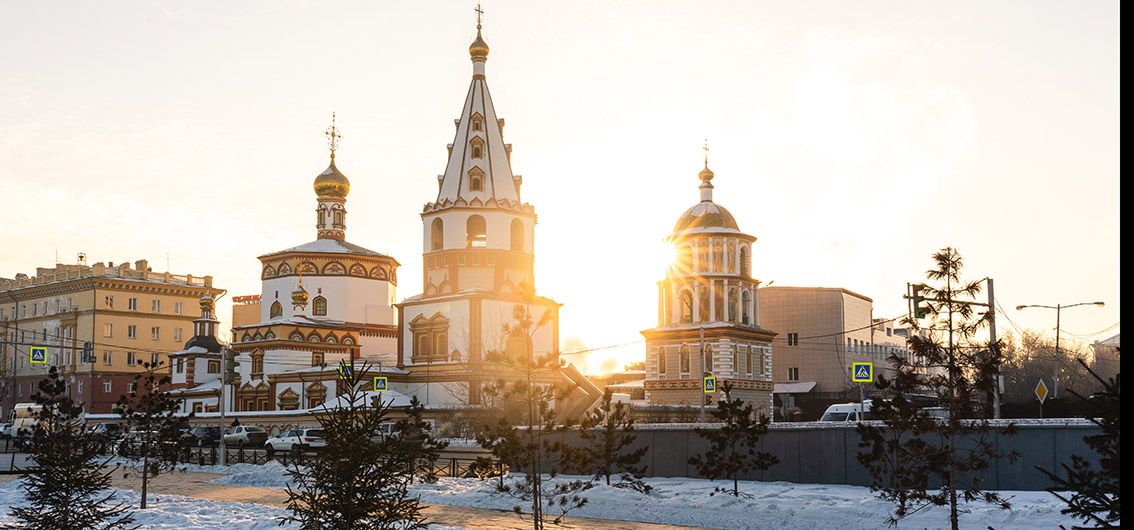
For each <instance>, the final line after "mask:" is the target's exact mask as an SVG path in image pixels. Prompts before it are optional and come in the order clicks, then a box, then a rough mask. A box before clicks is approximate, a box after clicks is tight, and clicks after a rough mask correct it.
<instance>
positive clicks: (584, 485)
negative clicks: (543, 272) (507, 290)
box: [476, 283, 592, 530]
mask: <svg viewBox="0 0 1134 530" xmlns="http://www.w3.org/2000/svg"><path fill="white" fill-rule="evenodd" d="M519 291H520V294H521V297H523V298H525V299H528V300H530V299H531V297H533V296H534V294H533V293H532V292H531V290H530V288H528V287H527V285H526V284H525V283H521V286H520V289H519ZM513 316H514V321H513V322H511V323H505V324H504V325H503V331H504V336H505V337H506V338H507V347H506V349H505V351H490V352H488V354H487V355H486V356H485V361H486V364H488V365H490V366H492V368H493V369H495V370H497V371H498V372H501V373H508V374H509V377H508V378H506V379H505V378H501V379H500V380H498V381H497V382H496V385H495V386H493V387H492V388H493V391H494V392H495V393H496V394H495V395H493V396H489V399H491V400H494V401H498V402H500V403H501V404H502V405H503V406H504V407H505V408H508V407H509V406H510V407H511V408H512V409H513V410H514V411H515V412H517V413H518V415H519V419H520V425H516V424H515V423H514V422H513V421H512V420H511V416H510V415H508V414H504V413H501V414H499V415H497V416H496V417H495V421H493V422H492V423H490V424H488V425H487V426H485V427H484V428H483V429H482V431H481V432H479V433H478V434H477V436H476V439H477V442H478V443H480V445H481V446H482V447H484V448H486V449H488V450H490V451H491V452H492V453H493V455H494V456H495V457H496V458H498V459H499V460H500V461H501V462H503V463H504V465H507V466H509V467H511V468H520V469H522V470H523V473H524V474H523V475H522V476H521V477H518V478H511V479H507V480H506V479H505V478H504V477H503V476H501V478H500V484H499V485H498V486H497V490H498V491H499V492H500V493H504V494H506V495H509V496H512V497H513V498H516V499H517V500H522V501H525V502H530V503H531V504H530V505H531V513H530V518H531V519H530V520H531V522H532V527H533V528H534V529H535V530H542V529H543V528H544V525H545V524H546V523H547V522H548V521H550V522H552V523H554V524H559V523H560V522H561V521H562V520H563V516H564V515H566V514H567V513H568V512H570V511H571V510H574V509H577V508H580V507H582V506H583V505H585V504H586V502H587V499H586V497H584V496H582V495H581V493H582V492H584V491H586V490H588V489H590V487H591V486H592V484H591V482H590V481H585V480H555V479H556V478H557V477H558V476H559V474H560V473H562V472H564V471H565V470H566V469H569V468H570V466H572V465H573V464H574V462H573V460H572V458H571V455H572V453H571V451H570V449H569V448H568V447H567V446H566V445H565V444H563V443H562V442H560V441H558V440H556V439H555V438H554V435H555V434H556V433H561V432H565V431H566V430H568V429H569V428H570V425H572V424H573V423H575V422H574V421H572V420H571V419H570V418H565V417H562V416H563V414H562V411H560V410H557V409H556V408H555V407H553V406H552V403H563V402H564V401H565V400H566V398H567V396H568V395H569V393H570V392H571V390H572V389H571V388H561V389H557V388H556V387H555V385H554V384H549V383H545V382H541V381H540V380H539V379H540V376H542V375H546V374H553V373H554V372H555V371H556V370H558V368H559V366H558V360H557V359H556V358H555V357H554V356H552V355H536V354H534V353H533V352H532V347H531V344H532V340H531V337H532V334H534V333H535V331H536V330H537V329H538V328H539V327H541V326H543V325H544V324H546V323H547V322H550V320H551V318H552V314H551V312H550V311H546V310H545V311H544V313H543V314H542V315H541V316H540V317H539V318H538V320H537V319H536V318H534V317H533V315H532V313H531V310H530V308H529V306H528V304H516V305H515V306H514V308H513ZM545 472H546V474H547V478H546V479H545V478H544V473H545ZM552 509H554V510H556V511H558V512H559V515H557V516H555V517H554V518H553V519H551V518H550V516H547V515H545V510H552ZM513 511H515V512H516V514H518V515H519V516H520V517H521V519H522V518H523V517H524V514H523V511H522V509H521V507H520V506H518V505H517V506H514V507H513Z"/></svg>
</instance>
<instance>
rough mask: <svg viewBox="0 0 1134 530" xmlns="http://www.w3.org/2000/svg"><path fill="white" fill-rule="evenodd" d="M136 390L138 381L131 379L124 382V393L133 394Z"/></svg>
mask: <svg viewBox="0 0 1134 530" xmlns="http://www.w3.org/2000/svg"><path fill="white" fill-rule="evenodd" d="M137 390H138V383H135V382H133V381H131V382H129V383H126V393H127V394H133V393H135V392H137Z"/></svg>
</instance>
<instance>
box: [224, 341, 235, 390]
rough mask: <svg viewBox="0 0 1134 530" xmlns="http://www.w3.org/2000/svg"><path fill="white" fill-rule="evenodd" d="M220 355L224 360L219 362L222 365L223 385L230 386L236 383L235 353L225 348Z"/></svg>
mask: <svg viewBox="0 0 1134 530" xmlns="http://www.w3.org/2000/svg"><path fill="white" fill-rule="evenodd" d="M221 355H223V356H224V359H223V360H222V361H221V363H222V364H223V365H224V368H223V369H222V370H221V375H222V377H223V380H224V384H226V385H231V384H233V383H235V382H236V352H234V351H232V348H225V349H224V351H223V352H222V353H221Z"/></svg>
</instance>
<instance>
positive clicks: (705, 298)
mask: <svg viewBox="0 0 1134 530" xmlns="http://www.w3.org/2000/svg"><path fill="white" fill-rule="evenodd" d="M698 305H700V306H701V307H700V308H699V310H700V314H699V315H698V316H699V317H701V318H699V319H697V320H698V321H700V322H708V321H709V286H708V285H702V286H701V299H700V300H699V304H698Z"/></svg>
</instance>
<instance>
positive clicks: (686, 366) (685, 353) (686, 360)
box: [681, 344, 689, 374]
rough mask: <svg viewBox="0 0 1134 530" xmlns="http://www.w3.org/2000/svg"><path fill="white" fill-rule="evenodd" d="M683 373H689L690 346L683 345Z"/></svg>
mask: <svg viewBox="0 0 1134 530" xmlns="http://www.w3.org/2000/svg"><path fill="white" fill-rule="evenodd" d="M681 373H683V374H687V373H689V345H687V344H682V345H681Z"/></svg>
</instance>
